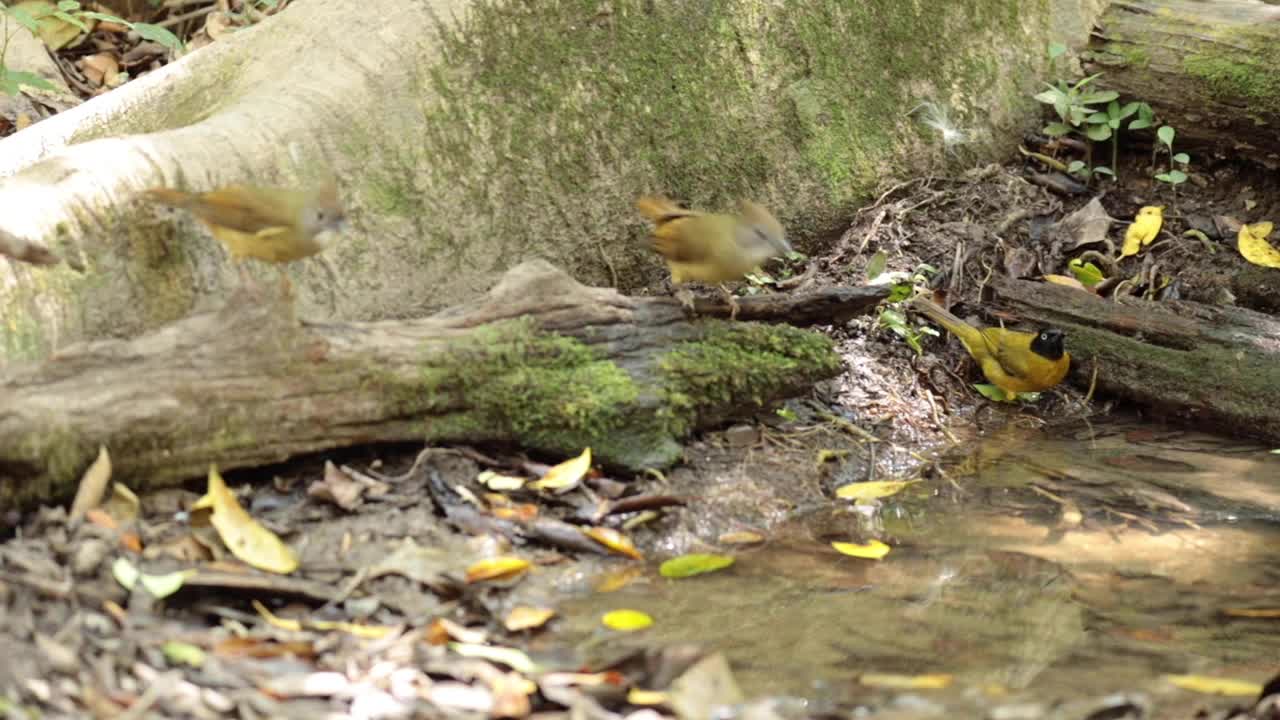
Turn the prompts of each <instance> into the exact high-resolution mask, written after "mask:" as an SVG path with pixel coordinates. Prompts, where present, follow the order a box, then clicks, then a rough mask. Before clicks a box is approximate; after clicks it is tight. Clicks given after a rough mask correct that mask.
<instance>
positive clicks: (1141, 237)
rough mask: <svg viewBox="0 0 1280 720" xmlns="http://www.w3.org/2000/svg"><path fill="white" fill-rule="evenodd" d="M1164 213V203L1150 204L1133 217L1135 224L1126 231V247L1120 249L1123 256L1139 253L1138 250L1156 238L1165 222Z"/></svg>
mask: <svg viewBox="0 0 1280 720" xmlns="http://www.w3.org/2000/svg"><path fill="white" fill-rule="evenodd" d="M1163 213H1164V206H1163V205H1148V206H1146V207H1144V208H1142V209H1141V210H1139V211H1138V214H1137V216H1135V217H1134V218H1133V224H1132V225H1130V226H1129V227H1128V229H1126V230H1125V231H1124V247H1123V248H1121V250H1120V257H1121V258H1127V257H1129V256H1131V255H1137V254H1138V250H1140V249H1142V248H1143V247H1146V246H1147V245H1150V244H1151V241H1152V240H1155V239H1156V236H1157V235H1159V234H1160V226H1161V225H1163V224H1164V215H1163Z"/></svg>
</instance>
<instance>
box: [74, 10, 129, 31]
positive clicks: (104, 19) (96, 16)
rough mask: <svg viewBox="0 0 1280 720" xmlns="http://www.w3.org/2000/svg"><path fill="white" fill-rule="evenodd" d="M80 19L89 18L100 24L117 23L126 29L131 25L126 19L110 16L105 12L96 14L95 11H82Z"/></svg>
mask: <svg viewBox="0 0 1280 720" xmlns="http://www.w3.org/2000/svg"><path fill="white" fill-rule="evenodd" d="M80 17H87V18H90V19H93V20H98V21H100V22H110V23H116V24H119V25H124V26H126V27H128V26H129V25H130V24H131V23H130V22H129V21H128V20H125V19H124V18H120V17H116V16H115V15H109V14H107V13H104V12H95V11H93V10H84V11H82V12H81V13H80Z"/></svg>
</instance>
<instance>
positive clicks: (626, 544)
mask: <svg viewBox="0 0 1280 720" xmlns="http://www.w3.org/2000/svg"><path fill="white" fill-rule="evenodd" d="M582 534H583V535H586V536H587V537H589V538H591V539H592V540H595V541H596V542H598V543H600V544H601V545H603V546H605V547H607V548H609V550H610V551H612V552H614V553H617V554H618V555H626V556H627V557H629V558H632V559H634V560H643V559H644V556H643V555H641V554H640V551H639V550H637V549H636V545H635V543H633V542H631V538H629V537H627V536H626V535H623V534H622V533H620V532H618V531H617V530H614V529H613V528H607V527H588V528H582Z"/></svg>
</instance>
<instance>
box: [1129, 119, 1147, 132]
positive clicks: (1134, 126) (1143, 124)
mask: <svg viewBox="0 0 1280 720" xmlns="http://www.w3.org/2000/svg"><path fill="white" fill-rule="evenodd" d="M1149 127H1151V120H1149V119H1147V118H1138V119H1137V120H1134V121H1133V122H1131V123H1129V129H1130V130H1142V129H1144V128H1149Z"/></svg>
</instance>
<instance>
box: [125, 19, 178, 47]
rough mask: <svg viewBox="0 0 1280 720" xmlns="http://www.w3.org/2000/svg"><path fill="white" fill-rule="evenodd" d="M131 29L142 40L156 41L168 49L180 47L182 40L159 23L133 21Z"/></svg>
mask: <svg viewBox="0 0 1280 720" xmlns="http://www.w3.org/2000/svg"><path fill="white" fill-rule="evenodd" d="M133 29H134V30H135V31H137V33H138V35H139V36H141V37H142V39H144V40H150V41H152V42H158V43H160V44H161V45H163V46H165V47H167V48H169V49H170V50H181V49H182V41H181V40H179V39H178V36H177V35H174V34H173V33H171V32H169V31H168V30H167V29H165V28H162V27H160V26H159V25H152V24H150V23H134V24H133Z"/></svg>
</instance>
